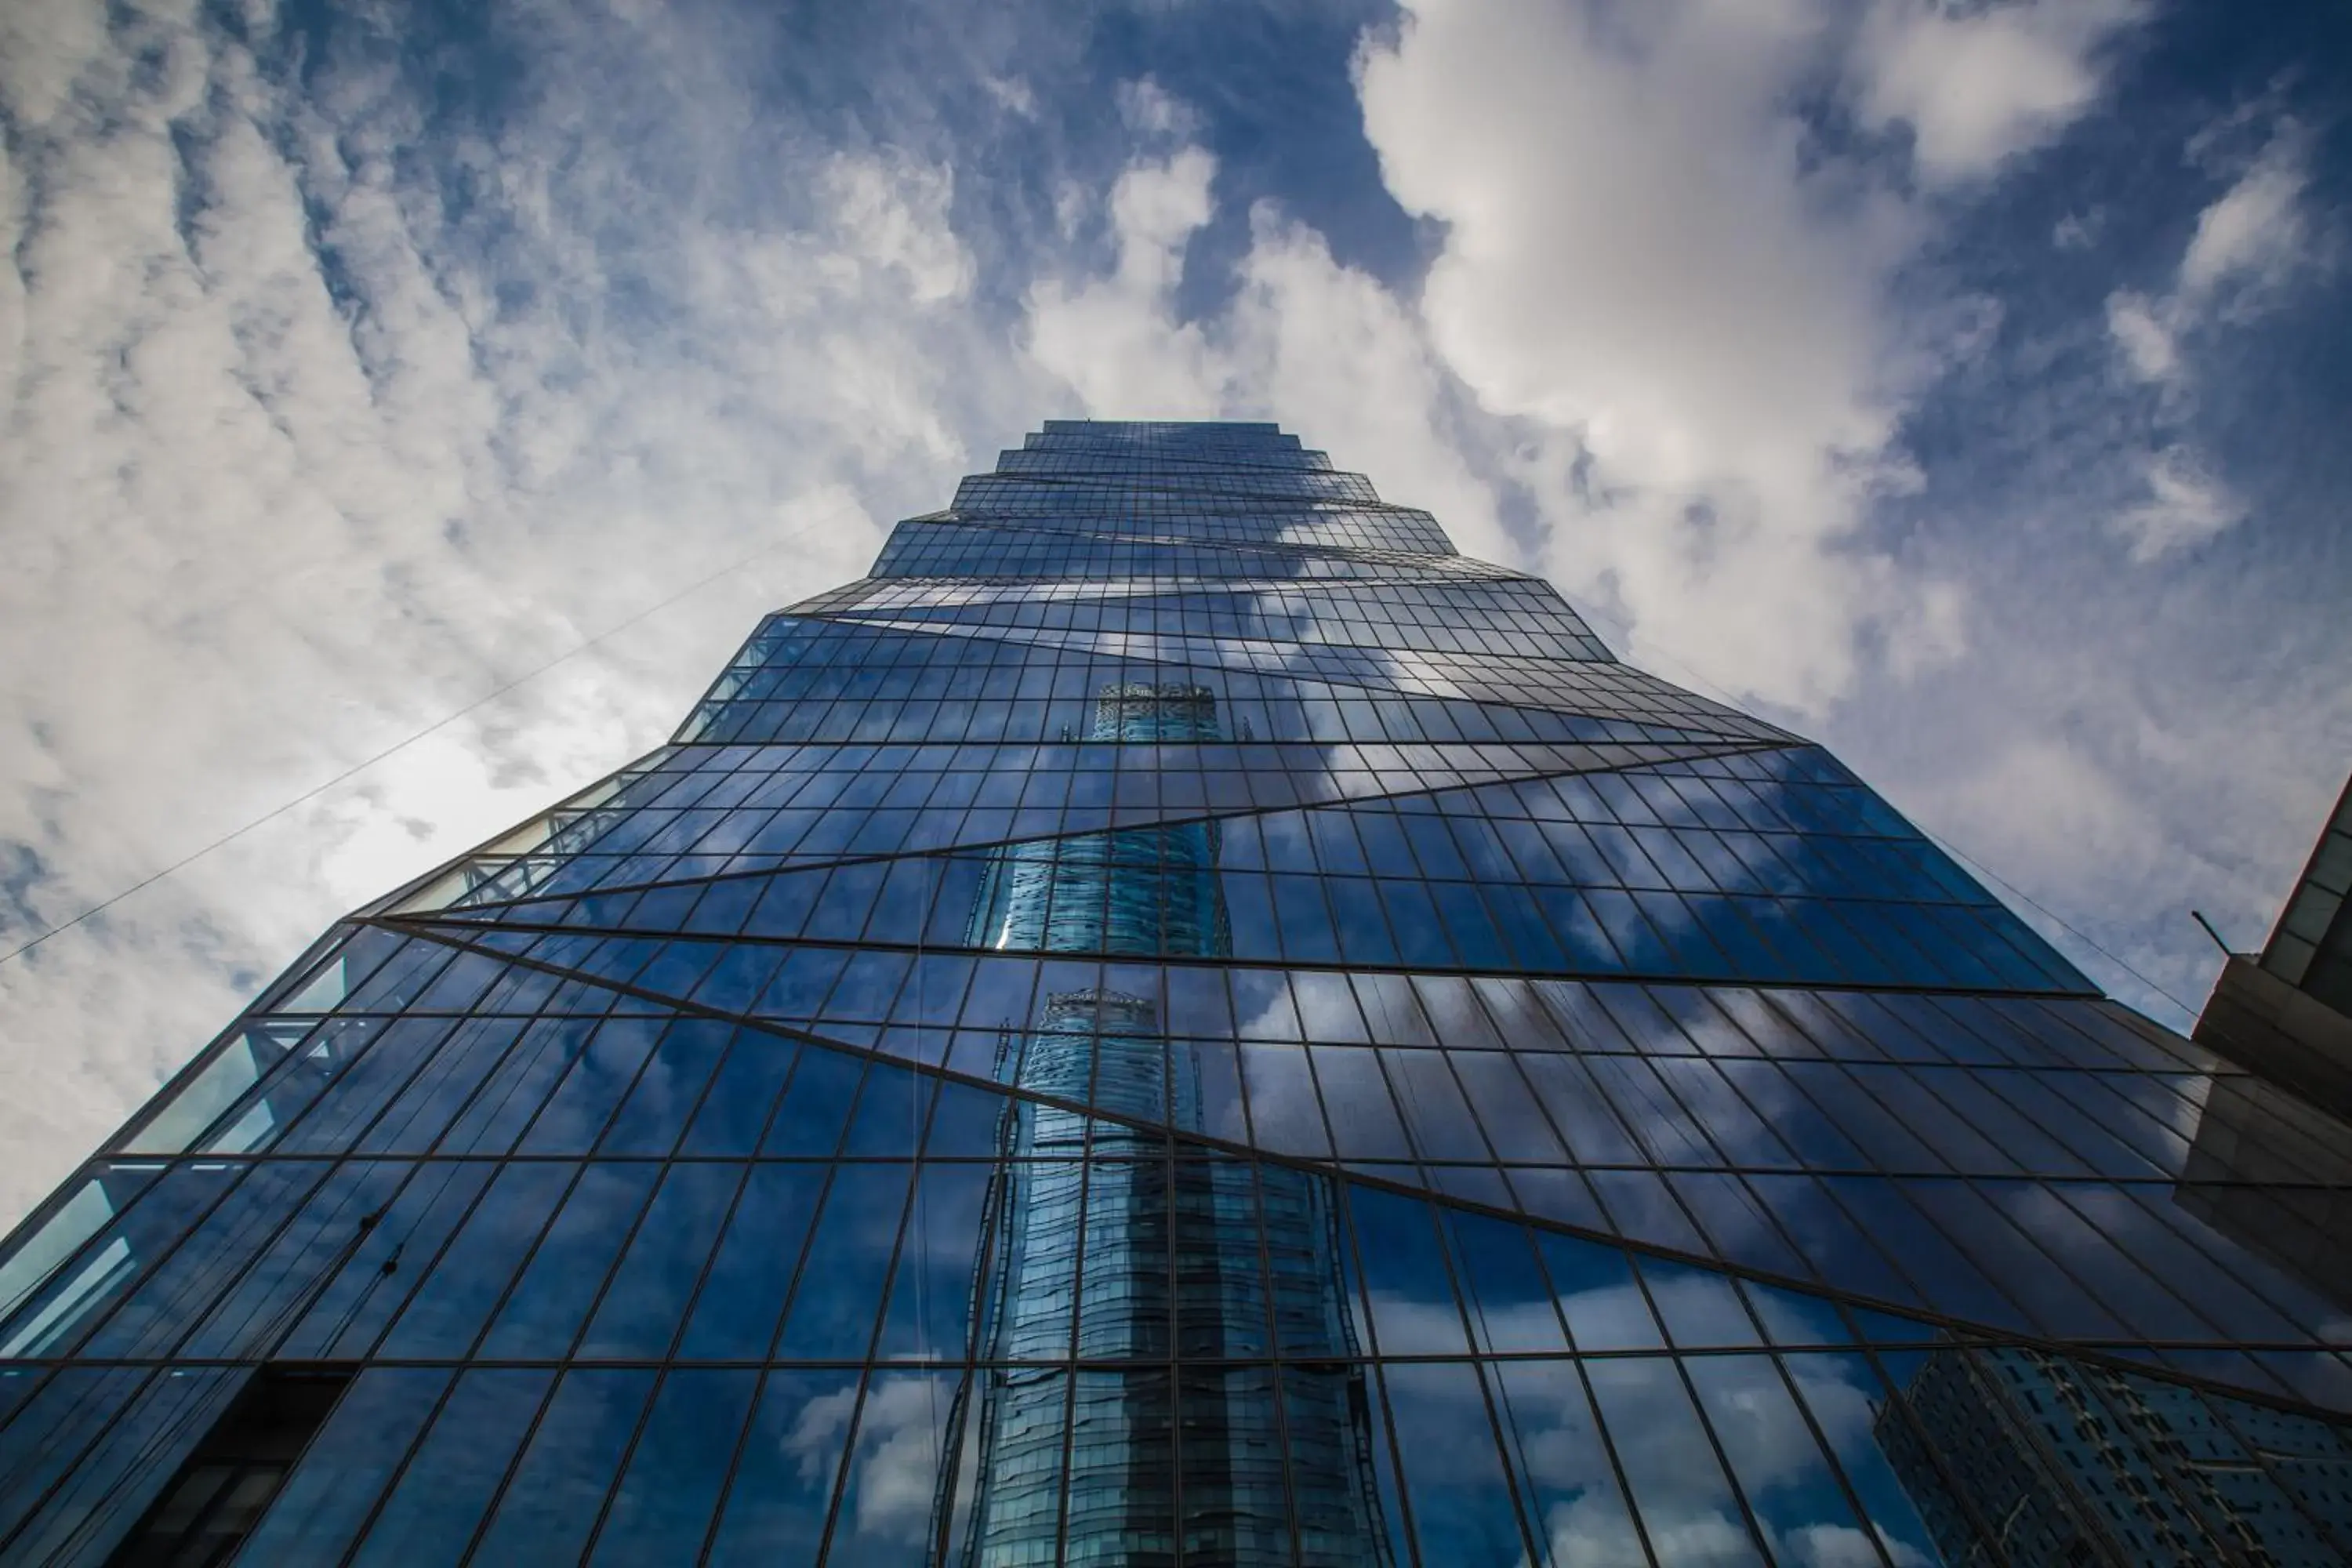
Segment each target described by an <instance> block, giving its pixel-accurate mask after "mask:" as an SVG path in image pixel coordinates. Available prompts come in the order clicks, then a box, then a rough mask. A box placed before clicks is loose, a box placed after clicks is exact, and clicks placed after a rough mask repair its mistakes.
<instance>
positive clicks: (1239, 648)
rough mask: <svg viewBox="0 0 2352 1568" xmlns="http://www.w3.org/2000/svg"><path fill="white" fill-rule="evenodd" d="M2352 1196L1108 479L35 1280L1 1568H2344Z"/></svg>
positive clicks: (1676, 788)
mask: <svg viewBox="0 0 2352 1568" xmlns="http://www.w3.org/2000/svg"><path fill="white" fill-rule="evenodd" d="M2347 1149H2352V1129H2347V1127H2346V1126H2345V1125H2344V1123H2342V1122H2341V1121H2338V1120H2337V1119H2336V1117H2334V1116H2333V1115H2332V1114H2330V1113H2329V1112H2328V1111H2327V1110H2326V1109H2325V1108H2322V1107H2317V1106H2314V1105H2312V1104H2309V1103H2308V1102H2306V1101H2305V1100H2301V1099H2299V1098H2297V1097H2296V1096H2295V1095H2294V1093H2293V1092H2292V1091H2291V1090H2289V1089H2285V1088H2283V1087H2281V1086H2279V1085H2276V1084H2273V1083H2270V1082H2267V1081H2264V1080H2263V1079H2256V1078H2252V1077H2250V1076H2249V1075H2248V1074H2246V1073H2245V1072H2243V1071H2242V1070H2240V1069H2239V1068H2235V1067H2233V1066H2232V1065H2231V1061H2230V1059H2229V1058H2227V1057H2225V1056H2221V1055H2217V1054H2216V1053H2215V1052H2214V1051H2213V1050H2211V1049H2209V1048H2207V1047H2204V1046H2200V1045H2197V1044H2192V1043H2191V1042H2189V1041H2187V1040H2184V1039H2182V1038H2180V1037H2178V1036H2176V1035H2173V1034H2171V1033H2169V1032H2168V1031H2167V1030H2164V1029H2162V1028H2159V1027H2158V1026H2155V1025H2153V1024H2152V1023H2150V1022H2149V1021H2148V1020H2147V1019H2145V1018H2142V1017H2139V1016H2137V1015H2135V1014H2134V1013H2132V1012H2130V1011H2129V1010H2128V1009H2126V1008H2124V1007H2122V1006H2120V1005H2116V1004H2115V1003H2114V1002H2112V1001H2109V1000H2107V999H2105V998H2104V997H2103V996H2101V995H2100V994H2098V992H2097V990H2096V988H2095V986H2093V985H2092V984H2090V983H2089V982H2087V981H2086V980H2085V979H2084V977H2083V976H2082V975H2081V974H2080V973H2077V972H2076V971H2075V970H2074V968H2073V967H2072V966H2071V965H2070V964H2069V963H2067V962H2066V961H2065V960H2064V959H2063V957H2062V956H2061V955H2060V954H2058V953H2057V952H2054V951H2053V949H2052V948H2051V947H2050V946H2049V945H2048V944H2047V943H2045V942H2042V940H2041V939H2040V938H2039V937H2038V936H2036V935H2035V934H2034V932H2033V931H2032V930H2031V929H2030V928H2028V927H2027V926H2026V925H2025V924H2024V923H2022V922H2021V921H2019V920H2018V919H2017V918H2016V917H2015V916H2013V915H2012V914H2011V913H2010V912H2009V911H2008V910H2005V909H2004V908H2003V907H2002V906H2001V905H2000V903H1999V902H1998V901H1997V900H1994V899H1993V898H1991V897H1990V895H1989V894H1987V893H1986V892H1985V890H1984V889H1982V888H1981V887H1979V885H1978V884H1977V883H1976V882H1975V881H1974V880H1973V879H1970V878H1969V876H1968V875H1967V874H1966V873H1965V872H1964V871H1963V870H1961V869H1960V868H1958V866H1957V865H1955V864H1954V863H1953V862H1952V861H1951V860H1950V859H1949V858H1947V857H1946V856H1944V855H1943V854H1942V853H1941V852H1940V851H1939V850H1937V848H1936V847H1934V846H1933V845H1932V844H1930V843H1929V842H1928V841H1927V839H1926V838H1924V837H1922V836H1921V835H1920V834H1919V833H1918V832H1917V831H1916V830H1915V829H1914V828H1913V827H1912V826H1910V825H1909V824H1908V823H1906V821H1905V820H1904V819H1903V818H1902V817H1901V816H1899V815H1898V814H1896V813H1895V812H1894V811H1893V810H1892V809H1890V808H1889V807H1888V806H1887V805H1885V802H1883V801H1882V800H1880V799H1879V798H1878V797H1877V796H1876V795H1874V794H1872V793H1871V791H1870V790H1869V789H1868V788H1867V787H1866V786H1864V784H1862V783H1861V782H1860V781H1859V780H1857V779H1856V778H1855V777H1854V776H1853V774H1852V773H1849V772H1847V771H1846V770H1845V769H1844V768H1843V766H1842V765H1841V764H1839V763H1838V762H1837V761H1836V760H1835V759H1834V758H1832V756H1830V755H1829V754H1828V753H1827V752H1824V751H1822V749H1821V748H1819V747H1818V746H1815V745H1813V744H1811V742H1807V741H1805V740H1803V739H1802V738H1801V737H1799V736H1796V735H1793V734H1790V733H1788V732H1787V731H1783V730H1780V729H1779V728H1777V727H1775V726H1773V725H1770V724H1768V723H1765V722H1762V721H1759V720H1757V719H1755V718H1753V717H1750V716H1748V715H1746V714H1743V713H1740V712H1738V711H1737V710H1734V709H1731V708H1729V707H1727V706H1725V705H1724V704H1722V703H1720V702H1716V701H1712V700H1706V699H1705V698H1702V697H1699V696H1696V695H1694V694H1691V693H1688V692H1685V691H1682V690H1679V689H1676V688H1675V687H1673V686H1670V685H1668V684H1667V683H1665V682H1664V681H1662V680H1659V679H1655V678H1654V677H1651V676H1648V675H1646V674H1643V672H1641V671H1639V670H1635V669H1633V668H1629V667H1627V666H1625V665H1623V664H1621V663H1619V662H1617V661H1616V660H1615V659H1614V658H1612V656H1611V654H1610V652H1609V650H1608V649H1607V648H1606V647H1603V646H1602V644H1601V642H1600V640H1599V639H1598V638H1597V637H1594V636H1593V634H1592V633H1591V630H1590V629H1589V628H1588V627H1587V626H1585V625H1584V623H1583V622H1582V621H1581V620H1580V618H1579V617H1578V616H1577V615H1576V613H1575V612H1574V611H1573V610H1572V609H1571V608H1570V606H1569V605H1567V604H1565V603H1564V602H1563V601H1562V600H1561V599H1560V598H1559V595H1557V594H1556V593H1554V592H1553V591H1552V590H1551V589H1550V588H1549V586H1548V585H1546V584H1543V583H1542V582H1541V581H1539V580H1538V579H1535V578H1532V577H1529V576H1527V575H1525V574H1520V573H1517V572H1515V571H1512V570H1509V569H1507V568H1505V567H1501V566H1496V565H1492V564H1489V563H1483V562H1478V561H1474V560H1470V559H1468V558H1465V557H1464V556H1462V555H1460V554H1458V553H1457V552H1455V551H1454V547H1453V546H1452V544H1451V543H1450V542H1448V541H1447V539H1446V537H1445V535H1444V531H1442V530H1441V529H1440V527H1439V526H1438V524H1437V521H1435V520H1434V519H1433V518H1432V517H1431V516H1430V515H1429V514H1428V513H1426V512H1423V511H1418V510H1413V509H1412V508H1409V507H1403V506H1398V505H1393V504H1391V503H1389V502H1385V501H1383V500H1381V499H1380V497H1379V495H1378V494H1377V492H1376V491H1375V490H1374V489H1373V488H1372V486H1371V484H1370V482H1369V481H1368V480H1367V479H1364V478H1363V477H1362V476H1360V475H1358V474H1353V473H1348V472H1344V471H1341V470H1339V469H1336V468H1333V467H1332V466H1331V464H1330V462H1329V461H1328V458H1326V457H1325V456H1324V455H1323V454H1322V453H1320V452H1318V451H1315V450H1313V449H1310V448H1307V447H1302V446H1301V445H1300V444H1299V443H1298V442H1297V440H1296V439H1295V438H1293V437H1290V436H1287V435H1285V434H1283V433H1282V432H1280V431H1279V430H1277V429H1276V427H1275V426H1270V425H1247V424H1214V425H1173V424H1103V423H1090V422H1049V423H1048V424H1047V425H1046V426H1045V428H1044V430H1042V431H1041V432H1039V433H1037V434H1034V435H1032V436H1030V437H1028V438H1027V440H1026V441H1025V442H1024V445H1023V446H1022V447H1020V448H1018V449H1016V450H1012V451H1007V452H1005V453H1003V454H1002V455H1001V456H1000V458H999V459H998V462H997V465H996V468H995V469H994V471H993V472H991V473H988V474H982V475H975V476H973V477H971V478H970V479H966V480H965V481H964V483H963V484H962V486H961V488H960V489H959V490H958V492H957V494H956V496H955V498H954V500H953V502H952V504H951V505H950V506H949V507H948V508H947V509H946V510H941V511H939V512H935V513H931V514H929V515H926V516H923V517H918V518H912V519H909V520H908V521H905V522H902V523H900V524H899V525H898V528H897V529H896V530H895V531H894V532H893V533H892V534H891V536H890V539H889V541H888V542H887V544H886V546H885V547H884V549H883V551H882V553H881V556H880V558H879V559H878V560H877V562H876V563H875V565H874V567H873V569H872V571H871V573H870V574H869V575H867V576H866V577H865V578H863V579H861V580H859V581H858V582H856V583H853V584H847V585H845V586H844V587H842V588H839V589H836V590H834V591H832V592H829V593H826V594H823V595H818V596H817V597H815V598H814V599H810V600H808V601H806V602H804V603H803V604H800V605H794V606H793V607H792V608H791V609H789V610H785V611H782V612H780V613H778V614H776V615H774V616H770V617H769V618H768V619H767V620H765V621H764V622H763V623H762V624H761V625H760V626H758V627H757V628H756V629H755V630H754V632H753V633H752V635H751V637H750V639H749V640H748V641H747V642H746V643H745V645H744V647H743V648H742V650H741V652H740V654H738V655H737V657H736V658H734V660H733V661H732V662H731V663H730V665H729V667H728V668H726V669H725V670H724V671H723V672H721V674H720V675H719V679H718V680H717V681H716V683H715V684H714V685H713V686H712V687H711V689H709V693H708V694H707V695H706V696H705V697H704V698H703V700H701V701H700V702H698V704H697V705H696V707H695V708H694V710H693V711H692V712H691V713H690V714H689V715H688V719H687V721H686V722H685V723H684V725H683V726H682V727H681V728H680V729H679V731H677V735H676V737H675V739H674V740H673V741H672V742H671V743H669V744H667V745H666V746H664V747H662V748H660V749H659V750H657V751H656V752H653V753H651V754H650V755H648V756H646V757H644V758H641V759H639V760H638V761H636V762H635V763H631V764H629V765H628V766H627V767H625V768H624V769H622V770H621V771H620V772H618V773H615V774H614V775H613V776H612V777H610V778H608V779H605V780H604V781H602V782H601V783H599V784H596V785H595V786H594V787H593V788H591V789H589V790H587V791H584V792H583V793H582V794H580V795H577V796H575V797H574V798H572V799H571V800H568V801H565V802H562V803H561V804H560V805H556V806H554V807H553V808H551V810H549V811H547V812H546V813H545V814H543V815H542V816H538V817H536V818H534V819H532V820H531V821H530V822H527V823H524V824H521V825H520V826H518V827H516V828H515V829H514V830H513V831H512V832H510V833H509V834H507V835H505V836H503V837H500V838H499V839H498V840H496V841H494V842H492V843H490V844H488V845H485V846H483V847H481V848H480V849H479V850H477V851H475V852H473V853H471V854H469V855H467V856H465V857H463V858H460V859H459V860H458V861H457V862H455V863H453V864H451V865H449V866H447V867H445V868H441V869H440V870H438V871H436V872H435V873H434V874H433V875H431V876H429V877H426V878H425V879H421V880H420V881H418V882H417V883H415V884H413V885H412V886H409V887H406V888H404V889H398V890H397V891H395V892H394V893H393V894H391V895H390V896H388V897H387V898H385V899H383V900H381V901H379V902H377V903H375V904H373V905H370V906H368V907H367V908H364V909H362V910H358V911H356V912H354V913H353V914H352V916H350V917H349V918H348V919H346V920H344V921H339V922H338V923H337V924H336V925H335V926H334V927H333V928H332V929H331V931H328V932H327V933H326V934H325V935H324V936H323V937H321V939H320V941H319V942H318V943H317V944H316V945H315V946H314V947H313V948H312V949H311V950H310V952H306V953H305V954H303V955H302V956H301V957H300V958H299V960H298V961H297V963H295V964H294V965H293V966H292V967H291V968H290V969H289V971H288V972H287V973H286V974H285V975H284V976H283V977H282V978H280V979H279V980H278V981H277V982H275V983H273V984H271V985H270V986H269V987H268V989H266V990H265V991H264V992H263V993H262V994H261V995H260V996H259V997H258V998H257V999H256V1001H255V1003H254V1005H252V1007H251V1008H250V1009H248V1010H247V1012H246V1013H245V1014H244V1015H243V1016H240V1017H238V1018H237V1019H236V1021H235V1022H234V1023H232V1024H231V1026H229V1027H228V1028H227V1029H226V1031H225V1032H224V1033H223V1034H222V1035H221V1036H220V1037H218V1038H217V1039H216V1040H215V1041H214V1042H213V1043H212V1044H211V1045H210V1046H208V1047H205V1049H204V1050H203V1051H202V1052H200V1053H199V1054H198V1055H197V1056H196V1058H194V1060H193V1061H192V1063H191V1064H190V1066H189V1067H188V1068H187V1069H186V1070H185V1071H184V1072H183V1073H182V1074H181V1075H179V1077H178V1078H176V1079H174V1080H173V1082H171V1083H170V1084H168V1085H166V1086H165V1087H164V1088H163V1090H162V1091H161V1092H159V1093H158V1095H157V1096H156V1097H155V1099H154V1100H152V1102H151V1103H150V1104H149V1105H148V1106H147V1107H146V1108H144V1109H143V1110H142V1111H141V1112H140V1114H139V1115H138V1116H137V1117H136V1118H134V1119H133V1121H131V1123H130V1125H129V1126H127V1127H126V1128H125V1129H123V1131H121V1133H119V1134H118V1135H117V1136H115V1137H114V1138H112V1139H110V1140H109V1141H108V1142H107V1143H106V1145H105V1146H104V1147H103V1148H101V1149H100V1151H99V1152H97V1153H96V1154H95V1155H94V1156H93V1157H92V1159H91V1160H90V1161H89V1163H87V1164H86V1165H85V1166H84V1167H83V1168H82V1169H81V1170H80V1171H79V1172H78V1173H76V1174H75V1175H74V1176H73V1178H72V1179H71V1180H69V1181H68V1183H67V1184H65V1185H64V1186H63V1187H61V1188H60V1189H59V1191H58V1193H57V1194H56V1195H55V1196H54V1197H53V1198H52V1199H50V1200H49V1201H48V1202H47V1204H45V1205H43V1206H42V1207H41V1208H40V1209H39V1210H37V1212H36V1213H35V1214H33V1215H31V1216H30V1217H28V1218H27V1219H26V1222H25V1223H24V1224H23V1225H22V1226H19V1227H18V1228H17V1230H16V1232H15V1234H14V1235H13V1236H12V1237H10V1238H9V1240H8V1241H7V1243H6V1245H5V1249H0V1563H61V1564H62V1563H89V1564H105V1563H227V1562H232V1561H233V1562H236V1563H242V1564H277V1563H286V1564H305V1565H308V1564H358V1563H367V1564H385V1563H401V1564H407V1563H497V1564H501V1565H504V1564H510V1563H581V1562H593V1563H623V1564H629V1563H743V1564H752V1563H758V1564H800V1563H827V1564H840V1565H864V1564H891V1565H894V1568H896V1565H903V1564H908V1563H931V1564H935V1565H937V1568H983V1565H984V1568H1011V1565H1014V1564H1020V1565H1031V1564H1055V1563H1059V1564H1073V1565H1075V1564H1114V1563H1116V1564H1147V1565H1159V1564H1177V1563H1184V1564H1192V1565H1194V1568H1209V1565H1223V1564H1232V1565H1235V1568H1242V1565H1256V1564H1273V1563H1297V1564H1308V1565H1313V1568H1403V1565H1408V1564H1412V1565H1427V1568H1438V1565H1444V1568H1455V1565H1461V1564H1472V1565H1489V1564H1491V1565H1493V1568H1520V1565H1523V1564H1535V1563H1541V1564H1547V1565H1549V1568H1588V1565H1591V1564H1603V1563H1606V1564H1619V1563H1634V1564H1651V1565H1654V1568H1680V1565H1685V1564H1705V1565H1707V1568H1715V1565H1718V1564H1732V1563H1787V1564H1803V1565H1809V1568H1848V1565H1861V1564H1875V1565H1878V1568H1916V1565H1921V1564H1949V1565H1960V1564H1968V1565H1971V1568H1973V1565H1976V1564H2016V1565H2020V1568H2040V1565H2042V1564H2053V1565H2056V1564H2068V1565H2072V1564H2080V1563H2104V1564H2112V1565H2116V1568H2125V1565H2134V1564H2141V1563H2197V1564H2205V1563H2244V1564H2323V1563H2342V1562H2345V1561H2347V1560H2352V1444H2347V1426H2346V1421H2347V1415H2348V1414H2352V1365H2347V1363H2346V1361H2345V1359H2344V1358H2345V1352H2347V1349H2352V1300H2347V1294H2346V1292H2347V1269H2346V1268H2344V1267H2343V1265H2342V1264H2341V1263H2340V1262H2339V1261H2338V1260H2337V1258H2336V1252H2337V1250H2338V1249H2337V1248H2336V1247H2334V1246H2333V1245H2332V1238H2335V1237H2341V1236H2343V1235H2345V1234H2347V1233H2352V1232H2347V1223H2346V1222H2347V1217H2352V1216H2347V1212H2346V1208H2345V1203H2346V1198H2347V1191H2352V1160H2347V1155H2346V1152H2345V1151H2346V1150H2347Z"/></svg>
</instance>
